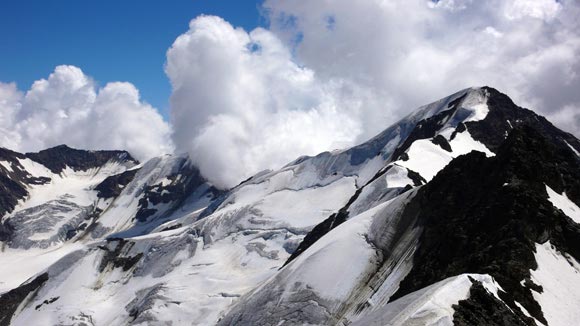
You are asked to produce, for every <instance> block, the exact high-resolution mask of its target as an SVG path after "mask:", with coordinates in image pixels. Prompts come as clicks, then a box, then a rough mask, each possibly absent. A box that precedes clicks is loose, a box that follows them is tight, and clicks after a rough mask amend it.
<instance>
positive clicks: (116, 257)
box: [98, 238, 143, 273]
mask: <svg viewBox="0 0 580 326" xmlns="http://www.w3.org/2000/svg"><path fill="white" fill-rule="evenodd" d="M134 244H135V243H134V242H131V241H127V240H125V239H121V238H112V239H107V246H98V248H99V249H101V250H104V251H105V254H104V255H103V258H102V260H101V263H100V264H99V272H101V273H102V272H103V271H105V269H106V268H107V266H112V267H113V268H122V269H123V271H125V272H126V271H128V270H130V269H131V268H132V267H133V266H135V264H137V262H139V260H141V257H143V253H138V254H137V255H135V256H123V255H122V251H123V249H124V250H125V251H129V250H130V249H131V247H133V245H134ZM109 245H113V246H115V248H114V249H109Z"/></svg>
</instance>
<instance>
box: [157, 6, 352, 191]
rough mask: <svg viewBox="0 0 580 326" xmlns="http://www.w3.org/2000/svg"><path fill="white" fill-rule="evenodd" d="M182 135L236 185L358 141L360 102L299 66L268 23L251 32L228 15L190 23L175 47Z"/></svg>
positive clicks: (171, 60) (182, 141) (187, 147)
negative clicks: (238, 26) (302, 157)
mask: <svg viewBox="0 0 580 326" xmlns="http://www.w3.org/2000/svg"><path fill="white" fill-rule="evenodd" d="M166 72H167V75H168V76H169V79H170V80H171V84H172V86H173V90H174V91H173V94H172V96H171V109H172V111H171V112H172V123H173V126H174V132H175V133H174V141H175V144H176V146H177V148H178V149H181V150H184V151H187V152H188V153H189V154H190V155H191V157H192V159H193V160H194V162H195V163H196V164H197V165H198V166H199V167H200V169H201V170H202V172H203V173H204V174H205V176H206V177H208V178H210V179H211V180H212V181H213V182H214V183H215V184H216V185H217V186H221V187H228V186H233V185H235V184H236V183H238V182H240V181H241V180H242V179H243V178H246V177H248V176H250V175H251V174H253V173H255V172H257V171H258V170H260V169H265V168H270V167H276V166H280V165H282V164H285V163H287V162H288V161H290V160H292V159H294V158H296V157H298V156H300V155H303V154H316V153H318V152H320V151H323V150H327V149H332V148H333V147H341V146H345V145H350V144H352V142H353V140H354V138H355V137H356V136H357V135H358V134H359V133H360V124H359V123H358V119H357V118H355V116H356V114H355V112H352V114H350V113H349V112H347V109H348V108H350V107H355V108H356V106H357V105H356V103H355V104H354V105H353V104H351V103H348V99H347V98H346V96H345V97H344V99H345V101H342V99H341V97H340V96H335V94H334V93H335V92H336V91H337V90H338V89H339V88H340V87H341V85H339V84H336V85H334V84H325V83H321V82H320V81H319V80H317V78H316V76H315V74H314V72H313V71H312V70H310V69H307V68H304V67H302V66H300V65H298V64H296V63H295V62H294V61H293V60H292V55H291V53H290V51H289V49H288V47H286V46H285V45H284V44H283V43H282V42H281V41H280V40H279V39H278V38H277V37H276V36H275V35H274V34H272V33H271V32H269V31H267V30H265V29H261V28H258V29H255V30H253V31H252V32H250V33H247V32H245V31H244V30H242V29H235V28H234V27H232V26H231V25H230V24H229V23H227V22H225V21H224V20H222V19H221V18H218V17H213V16H202V17H198V18H196V19H194V20H193V21H192V22H191V23H190V29H189V31H188V32H187V33H185V34H183V35H181V36H179V37H178V38H177V40H176V41H175V43H174V44H173V46H172V47H171V48H170V49H169V51H168V52H167V65H166Z"/></svg>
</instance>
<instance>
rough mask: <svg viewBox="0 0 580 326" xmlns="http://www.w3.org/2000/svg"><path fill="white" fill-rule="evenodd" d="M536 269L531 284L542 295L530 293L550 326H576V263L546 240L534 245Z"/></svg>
mask: <svg viewBox="0 0 580 326" xmlns="http://www.w3.org/2000/svg"><path fill="white" fill-rule="evenodd" d="M535 258H536V262H537V263H538V268H537V269H536V270H531V271H530V273H531V276H532V280H533V281H534V283H536V284H538V285H541V286H542V288H543V292H542V293H537V292H535V291H532V294H533V296H534V299H535V300H536V301H537V302H538V303H539V304H540V306H541V307H542V312H543V313H544V317H545V318H546V320H547V321H548V325H550V326H569V325H577V324H578V321H579V320H580V309H578V307H580V264H579V263H578V262H577V261H576V260H575V259H574V258H572V257H570V256H568V255H567V254H564V255H562V253H560V252H559V251H557V250H556V248H555V247H554V246H552V244H551V243H550V242H549V241H548V242H546V243H544V244H536V254H535Z"/></svg>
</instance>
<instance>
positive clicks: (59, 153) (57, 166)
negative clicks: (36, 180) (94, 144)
mask: <svg viewBox="0 0 580 326" xmlns="http://www.w3.org/2000/svg"><path fill="white" fill-rule="evenodd" d="M25 156H26V157H27V158H29V159H31V160H33V161H35V162H38V163H40V164H42V165H44V166H46V167H47V168H48V169H50V170H51V171H52V172H53V173H54V174H59V173H60V172H62V170H63V169H64V168H66V167H67V166H68V167H70V168H71V169H73V170H75V171H79V170H80V171H86V170H88V169H91V168H97V167H100V166H103V165H104V164H105V163H107V162H109V161H118V162H133V163H135V164H138V163H139V162H138V161H137V160H135V159H134V158H133V157H132V156H131V154H129V153H128V152H126V151H85V150H80V149H74V148H70V147H68V146H66V145H59V146H56V147H53V148H49V149H45V150H43V151H40V152H38V153H26V154H25Z"/></svg>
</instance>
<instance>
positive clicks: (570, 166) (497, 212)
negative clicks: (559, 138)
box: [391, 126, 580, 323]
mask: <svg viewBox="0 0 580 326" xmlns="http://www.w3.org/2000/svg"><path fill="white" fill-rule="evenodd" d="M579 162H580V161H579V160H578V159H577V158H576V157H575V155H574V153H573V152H572V151H571V150H570V149H569V148H564V147H562V146H559V145H558V144H553V143H552V142H551V141H550V140H549V139H547V138H545V137H543V136H542V135H541V134H540V133H538V132H537V131H535V129H532V128H530V127H527V126H523V127H518V128H516V129H514V130H513V131H512V133H511V134H510V136H509V137H508V139H507V140H506V141H505V142H504V144H503V145H502V146H501V147H500V148H499V149H498V152H497V156H496V157H493V158H486V157H485V156H484V155H483V154H481V153H476V152H474V153H471V154H468V155H466V156H463V157H460V158H458V159H456V160H454V161H453V162H451V164H449V166H447V167H446V168H445V169H444V170H443V171H441V172H440V173H439V174H438V175H437V177H435V179H433V180H432V181H431V182H430V183H428V184H427V185H426V186H425V187H424V188H422V189H421V190H420V191H419V193H418V194H417V196H416V197H415V200H417V201H418V202H419V206H420V207H421V210H420V211H419V212H417V213H415V212H413V213H414V214H418V216H419V217H418V221H419V223H420V225H421V227H423V228H424V232H423V233H422V236H421V241H420V246H419V249H418V251H417V254H416V255H415V263H414V266H415V267H414V268H413V270H412V271H411V273H409V275H407V277H406V278H405V279H404V280H403V282H402V283H401V286H400V288H399V291H398V292H397V293H396V294H395V295H394V296H393V297H392V298H391V300H396V299H397V298H400V297H402V296H404V295H406V294H408V293H411V292H413V291H416V290H418V289H420V288H422V287H425V286H427V285H429V284H432V283H434V282H437V281H439V280H442V279H445V278H447V277H449V276H453V275H458V274H462V273H467V272H470V273H474V272H475V273H482V274H489V275H492V276H493V277H494V278H495V279H496V280H497V281H498V283H499V284H500V285H501V286H502V287H503V289H504V290H505V291H506V292H503V293H501V294H500V296H501V297H502V299H503V300H504V302H506V303H507V304H508V305H510V308H512V309H513V310H514V311H520V309H519V308H518V307H517V306H516V305H515V303H514V301H518V302H519V303H521V304H522V305H523V306H524V307H525V308H526V309H527V310H528V311H529V312H530V314H532V316H533V317H535V318H536V319H537V320H539V321H541V322H542V323H546V321H545V319H544V317H543V315H542V312H541V307H540V306H539V305H538V303H537V302H536V301H534V299H533V297H532V292H531V287H530V286H528V285H521V284H520V282H521V281H522V280H529V279H530V270H532V269H536V268H537V265H536V261H535V259H534V244H535V243H543V242H545V241H547V240H550V241H552V242H553V243H555V244H557V246H558V247H559V249H560V250H562V251H564V252H567V253H569V254H571V255H572V256H574V257H575V258H576V259H580V251H578V249H580V226H579V225H578V224H576V223H574V222H573V221H572V220H571V219H570V218H568V217H567V216H565V215H564V214H562V213H561V212H560V211H559V210H557V209H554V207H553V206H552V204H551V203H550V202H549V201H548V199H547V194H546V191H545V184H547V185H548V186H550V187H553V188H558V189H559V190H560V191H566V193H570V194H575V193H577V191H578V187H579V186H580V182H579V180H580V165H579ZM413 213H411V214H413ZM529 284H530V285H532V284H531V281H530V282H529ZM520 318H522V319H525V318H526V317H525V316H520Z"/></svg>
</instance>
